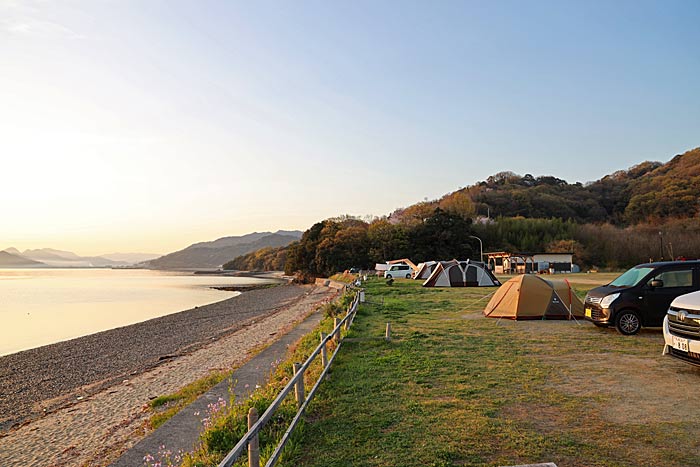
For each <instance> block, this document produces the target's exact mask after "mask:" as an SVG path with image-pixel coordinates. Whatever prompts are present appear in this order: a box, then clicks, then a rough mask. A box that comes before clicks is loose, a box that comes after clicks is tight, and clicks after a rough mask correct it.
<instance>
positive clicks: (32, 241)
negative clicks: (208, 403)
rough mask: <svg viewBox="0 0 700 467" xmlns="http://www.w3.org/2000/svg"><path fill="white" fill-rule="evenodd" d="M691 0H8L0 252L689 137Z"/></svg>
mask: <svg viewBox="0 0 700 467" xmlns="http://www.w3.org/2000/svg"><path fill="white" fill-rule="evenodd" d="M698 24H700V2H697V1H688V2H681V1H658V2H642V1H630V2H624V1H615V2H610V1H601V2H592V1H581V2H565V1H556V2H555V1H552V2H541V1H528V2H523V1H513V2H505V1H501V2H492V1H480V2H471V1H460V2H448V1H439V2H408V1H403V0H402V1H377V0H372V1H367V2H364V1H357V0H352V1H343V2H341V1H328V0H323V1H318V2H312V1H278V2H263V1H258V0H255V1H252V0H251V1H247V2H234V1H202V0H191V1H174V0H162V1H157V0H133V1H130V0H112V1H108V0H85V1H60V0H46V1H32V0H26V1H25V0H17V1H13V0H0V199H1V200H2V211H1V214H0V249H2V248H5V247H9V246H15V247H18V248H20V249H24V248H38V247H54V248H62V249H69V250H73V251H75V252H77V253H79V254H80V253H82V254H99V253H107V252H113V251H118V250H119V251H149V252H155V253H166V252H169V251H172V250H175V249H180V248H183V247H185V246H187V245H188V244H190V243H193V242H195V241H202V240H211V239H214V238H217V237H221V236H226V235H239V234H243V233H247V232H251V231H256V230H257V231H262V230H277V229H280V228H282V229H300V230H305V229H306V228H308V227H309V226H310V225H311V224H313V223H314V222H316V221H318V220H322V219H324V218H327V217H331V216H335V215H339V214H356V215H364V214H375V215H382V214H387V213H389V212H391V211H392V210H394V209H395V208H398V207H402V206H406V205H409V204H412V203H414V202H417V201H420V200H422V199H423V198H429V199H432V198H436V197H438V196H440V195H442V194H444V193H447V192H449V191H453V190H456V189H458V188H459V187H462V186H466V185H470V184H472V183H474V182H477V181H479V180H483V179H484V178H486V177H488V176H489V175H491V174H493V173H496V172H499V171H503V170H510V171H514V172H517V173H520V174H525V173H532V174H534V175H543V174H547V175H555V176H557V177H560V178H564V179H566V180H568V181H570V182H573V181H583V182H585V181H591V180H595V179H598V178H600V177H602V176H603V175H605V174H607V173H610V172H612V171H615V170H618V169H624V168H627V167H629V166H631V165H633V164H636V163H638V162H641V161H643V160H662V161H667V160H668V159H670V158H671V157H672V156H673V155H675V154H678V153H681V152H684V151H686V150H688V149H691V148H694V147H697V146H700V28H699V27H698Z"/></svg>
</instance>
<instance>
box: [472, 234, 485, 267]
mask: <svg viewBox="0 0 700 467" xmlns="http://www.w3.org/2000/svg"><path fill="white" fill-rule="evenodd" d="M469 238H476V239H477V240H479V253H481V262H482V263H483V262H484V244H483V243H482V242H481V239H480V238H479V237H476V236H474V235H470V236H469Z"/></svg>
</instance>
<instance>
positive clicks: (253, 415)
mask: <svg viewBox="0 0 700 467" xmlns="http://www.w3.org/2000/svg"><path fill="white" fill-rule="evenodd" d="M257 421H258V411H257V410H256V409H255V407H251V408H250V410H248V429H249V430H250V429H251V428H253V425H255V422H257ZM248 467H260V437H259V435H258V434H257V433H255V436H254V437H253V438H252V439H251V440H250V441H249V442H248Z"/></svg>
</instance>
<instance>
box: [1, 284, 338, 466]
mask: <svg viewBox="0 0 700 467" xmlns="http://www.w3.org/2000/svg"><path fill="white" fill-rule="evenodd" d="M336 292H337V291H335V290H330V289H327V288H322V287H309V289H308V291H307V292H306V293H305V294H304V295H303V296H302V297H301V298H300V299H299V300H297V301H295V302H294V303H292V304H291V305H288V306H286V307H284V308H283V309H281V310H280V311H278V312H276V313H274V314H272V315H269V316H267V317H264V318H259V319H252V320H250V321H249V322H247V323H246V324H245V326H244V327H243V328H242V329H240V330H238V331H236V332H235V333H233V334H231V335H229V336H226V337H223V338H221V339H219V340H216V341H213V342H212V343H211V344H209V345H207V346H205V347H203V348H200V349H198V350H196V351H194V352H192V353H190V354H187V355H183V356H180V357H178V358H175V359H173V360H171V361H168V362H167V363H164V364H162V365H159V366H158V367H156V368H154V369H152V370H150V371H147V372H145V373H142V374H140V375H137V376H134V377H133V378H130V379H125V380H123V381H122V382H121V383H120V384H116V385H114V386H111V387H108V388H106V389H103V390H101V391H100V392H98V393H96V394H93V395H90V396H87V397H85V398H83V399H82V400H80V401H79V402H77V403H76V404H74V405H72V406H69V407H65V408H63V409H61V410H59V411H56V412H54V413H50V414H48V415H46V416H45V417H43V418H41V419H39V420H36V421H33V422H31V423H29V424H26V425H24V426H22V427H20V428H19V429H16V430H14V431H12V432H10V433H9V434H8V435H6V436H4V437H3V438H0V465H1V466H3V467H11V466H23V467H26V466H37V467H38V466H41V467H58V466H62V467H63V466H101V465H106V464H109V462H110V460H114V459H115V458H117V457H118V456H119V454H120V453H122V452H124V451H125V450H126V449H128V448H129V447H131V446H132V445H134V444H135V443H136V442H137V441H138V440H139V439H140V438H141V437H142V436H143V435H144V433H143V428H142V427H143V425H144V422H145V421H146V419H147V418H148V415H149V414H148V413H147V412H146V410H145V407H146V404H147V403H148V401H149V400H151V399H152V398H154V397H157V396H159V395H162V394H168V393H172V392H174V391H177V390H178V389H179V388H181V387H182V386H184V385H186V384H188V383H190V382H191V381H194V380H196V379H198V378H201V377H203V376H205V375H206V374H208V373H209V372H210V371H211V370H215V369H230V368H233V367H236V366H238V365H240V364H241V363H242V362H244V361H246V360H247V359H248V358H249V357H250V352H251V351H253V350H254V349H256V348H259V347H260V346H262V345H265V344H267V343H269V342H271V341H273V340H275V338H276V335H277V334H278V333H281V332H282V331H283V330H284V329H288V328H289V327H290V326H293V325H294V323H296V322H298V321H300V320H301V319H303V318H304V317H305V316H306V315H308V314H309V313H310V312H311V311H313V310H314V309H315V308H316V307H317V306H319V305H320V304H321V303H323V302H326V301H328V300H330V299H331V298H332V297H333V296H335V293H336Z"/></svg>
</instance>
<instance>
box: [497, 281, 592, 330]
mask: <svg viewBox="0 0 700 467" xmlns="http://www.w3.org/2000/svg"><path fill="white" fill-rule="evenodd" d="M484 315H485V316H488V317H490V318H509V319H567V318H571V317H575V318H582V317H583V303H582V302H581V300H580V299H579V298H578V297H577V296H576V294H575V293H574V291H573V290H572V289H571V285H570V284H569V282H568V281H548V280H544V279H542V278H541V277H539V276H535V275H531V274H525V275H522V276H516V277H514V278H512V279H510V280H508V281H506V283H504V284H503V285H502V286H501V287H500V288H499V289H498V290H497V291H496V293H495V294H494V296H493V298H491V301H489V303H488V305H486V308H485V309H484Z"/></svg>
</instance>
